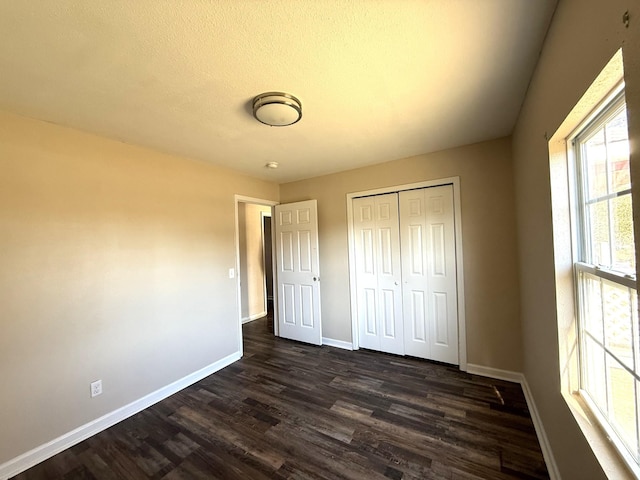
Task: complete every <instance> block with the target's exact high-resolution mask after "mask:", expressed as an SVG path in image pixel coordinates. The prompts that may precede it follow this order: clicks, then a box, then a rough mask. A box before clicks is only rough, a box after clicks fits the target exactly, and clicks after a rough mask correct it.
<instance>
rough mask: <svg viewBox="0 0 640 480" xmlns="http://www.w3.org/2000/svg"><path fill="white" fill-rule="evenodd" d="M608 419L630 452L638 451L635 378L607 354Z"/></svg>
mask: <svg viewBox="0 0 640 480" xmlns="http://www.w3.org/2000/svg"><path fill="white" fill-rule="evenodd" d="M607 379H608V383H609V385H608V390H609V420H610V421H611V423H612V424H613V426H614V428H615V429H616V431H617V432H618V433H619V434H620V436H621V437H622V440H623V441H624V443H625V444H626V445H627V446H628V447H629V449H630V450H631V452H633V453H635V454H637V452H638V432H637V431H636V428H637V423H636V415H637V409H636V391H635V379H634V378H633V377H632V376H631V374H630V373H629V372H627V371H626V370H625V369H624V368H623V367H622V365H620V364H619V363H618V362H616V361H615V360H614V359H613V357H611V356H610V355H607Z"/></svg>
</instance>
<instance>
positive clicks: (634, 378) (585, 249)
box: [570, 91, 640, 472]
mask: <svg viewBox="0 0 640 480" xmlns="http://www.w3.org/2000/svg"><path fill="white" fill-rule="evenodd" d="M571 140H572V141H571V142H570V144H571V145H572V148H573V156H574V158H575V173H576V175H575V178H576V186H575V192H576V210H577V218H576V222H575V224H576V230H577V235H576V238H575V242H576V252H575V255H576V256H575V258H576V259H577V260H578V261H576V262H575V285H576V289H577V294H578V302H577V317H578V337H579V349H580V356H579V358H580V375H579V382H580V394H581V396H582V397H583V398H584V400H585V402H586V403H587V405H588V406H589V407H590V409H591V410H592V411H593V413H594V415H595V416H596V417H597V418H598V420H599V421H600V423H601V424H602V427H603V428H604V429H605V430H606V431H607V433H608V434H609V435H610V436H611V438H612V440H613V442H614V443H615V444H616V446H617V447H618V449H619V450H620V452H621V453H622V455H623V457H624V458H625V460H626V461H627V463H628V464H629V465H630V466H631V467H632V469H634V470H635V471H636V472H638V469H639V467H640V428H639V417H640V408H639V402H638V400H639V399H640V375H639V372H640V343H639V341H638V338H639V335H638V330H639V324H638V300H637V293H636V278H635V272H636V264H635V258H636V254H635V243H634V235H633V216H632V206H631V179H630V172H629V139H628V129H627V115H626V106H625V101H624V92H623V91H621V92H619V93H618V94H617V95H615V97H614V98H613V99H612V100H611V101H610V102H608V104H607V105H606V106H605V107H604V108H603V109H602V110H601V111H599V112H598V113H597V115H596V116H595V117H594V118H593V119H592V120H591V121H590V122H589V123H588V124H587V125H586V126H585V127H584V128H582V129H581V130H580V131H579V132H578V134H577V135H575V136H574V137H573V138H572V139H571Z"/></svg>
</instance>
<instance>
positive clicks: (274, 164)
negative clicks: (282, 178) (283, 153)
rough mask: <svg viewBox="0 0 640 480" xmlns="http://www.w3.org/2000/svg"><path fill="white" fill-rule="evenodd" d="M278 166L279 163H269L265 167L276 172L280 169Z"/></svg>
mask: <svg viewBox="0 0 640 480" xmlns="http://www.w3.org/2000/svg"><path fill="white" fill-rule="evenodd" d="M278 166H279V165H278V162H268V163H267V164H266V165H265V167H267V168H271V169H272V170H274V169H276V168H278Z"/></svg>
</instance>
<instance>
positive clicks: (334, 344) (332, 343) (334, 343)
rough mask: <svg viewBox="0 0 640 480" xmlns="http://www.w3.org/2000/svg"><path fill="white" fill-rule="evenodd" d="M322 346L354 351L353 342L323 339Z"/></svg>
mask: <svg viewBox="0 0 640 480" xmlns="http://www.w3.org/2000/svg"><path fill="white" fill-rule="evenodd" d="M322 344H323V345H327V346H329V347H336V348H342V349H343V350H353V345H352V344H351V342H344V341H342V340H334V339H333V338H326V337H322Z"/></svg>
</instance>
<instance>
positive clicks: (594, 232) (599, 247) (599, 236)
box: [586, 201, 611, 265]
mask: <svg viewBox="0 0 640 480" xmlns="http://www.w3.org/2000/svg"><path fill="white" fill-rule="evenodd" d="M607 203H608V202H607V201H603V202H598V203H594V204H592V205H589V229H590V238H589V240H590V245H589V247H590V250H591V255H590V257H588V258H587V259H586V261H587V262H588V263H592V264H593V265H611V242H610V239H609V208H608V205H607Z"/></svg>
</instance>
